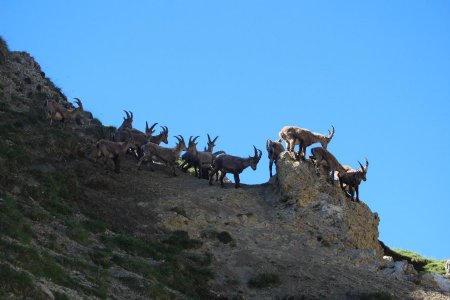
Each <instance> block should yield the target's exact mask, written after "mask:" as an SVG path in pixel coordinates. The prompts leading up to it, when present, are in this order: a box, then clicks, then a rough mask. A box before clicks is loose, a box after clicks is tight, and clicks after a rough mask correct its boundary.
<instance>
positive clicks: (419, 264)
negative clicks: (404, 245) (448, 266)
mask: <svg viewBox="0 0 450 300" xmlns="http://www.w3.org/2000/svg"><path fill="white" fill-rule="evenodd" d="M393 251H394V252H396V253H398V254H400V255H403V256H405V257H407V258H409V259H410V260H411V262H412V264H413V265H414V267H415V268H416V270H417V271H424V272H429V273H437V274H441V275H444V274H445V267H444V265H445V260H436V259H431V258H426V257H423V256H422V255H420V254H418V253H416V252H412V251H408V250H401V249H394V250H393Z"/></svg>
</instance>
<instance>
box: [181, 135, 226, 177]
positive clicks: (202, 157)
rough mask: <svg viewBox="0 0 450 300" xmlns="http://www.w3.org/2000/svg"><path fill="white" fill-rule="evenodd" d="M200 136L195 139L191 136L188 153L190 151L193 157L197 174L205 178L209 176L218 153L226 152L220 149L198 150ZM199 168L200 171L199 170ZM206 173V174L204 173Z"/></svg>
mask: <svg viewBox="0 0 450 300" xmlns="http://www.w3.org/2000/svg"><path fill="white" fill-rule="evenodd" d="M197 138H198V136H196V137H195V138H194V139H192V137H190V138H189V145H188V149H187V152H186V153H189V154H190V155H191V156H192V157H191V162H192V166H193V167H194V169H195V176H198V178H205V177H207V176H208V170H209V168H210V166H211V164H212V162H213V160H214V159H215V158H216V156H217V155H219V154H222V153H224V152H223V151H218V152H216V153H211V152H208V151H198V150H197V143H196V142H195V141H196V140H197ZM197 168H198V172H197ZM204 173H205V174H204Z"/></svg>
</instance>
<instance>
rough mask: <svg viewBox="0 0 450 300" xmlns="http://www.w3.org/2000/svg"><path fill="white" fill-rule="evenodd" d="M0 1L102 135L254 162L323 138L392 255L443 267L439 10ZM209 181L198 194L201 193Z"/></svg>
mask: <svg viewBox="0 0 450 300" xmlns="http://www.w3.org/2000/svg"><path fill="white" fill-rule="evenodd" d="M243 2H244V1H128V2H127V3H126V4H125V2H123V1H23V0H14V1H12V0H11V1H6V0H0V35H2V36H3V37H4V38H5V39H6V40H7V42H8V44H9V47H10V48H11V49H12V50H23V51H27V52H29V53H31V55H33V56H34V57H35V58H36V59H37V61H38V62H39V63H40V64H41V66H42V68H43V70H44V71H45V73H46V74H47V75H48V76H49V77H50V78H52V79H53V81H54V82H55V83H56V84H57V85H58V86H60V87H61V88H62V90H63V92H64V93H65V94H66V95H67V96H68V97H69V98H73V97H80V98H81V99H83V100H84V104H85V108H86V109H87V110H90V111H92V112H93V113H94V115H95V116H96V117H97V118H99V119H100V120H101V121H102V122H103V123H104V124H110V125H116V126H118V125H119V124H120V122H121V120H122V117H123V109H127V110H131V111H133V112H134V115H135V123H134V125H135V127H137V128H140V129H143V127H144V124H145V121H146V120H147V121H149V122H152V123H153V122H159V123H160V124H161V125H167V126H168V127H169V130H170V136H171V139H170V140H169V143H170V144H171V145H173V144H174V140H175V139H174V138H172V136H173V135H176V134H182V135H184V136H185V137H189V136H190V135H200V136H201V139H200V144H201V146H203V144H204V143H205V142H206V133H210V134H211V135H220V138H219V139H218V149H222V150H225V151H227V152H228V153H230V154H235V155H241V156H247V155H249V154H252V145H256V146H257V147H258V148H260V149H262V150H264V155H263V159H262V160H261V162H260V165H259V167H258V170H257V171H256V172H253V171H251V170H246V171H245V172H244V173H243V174H242V176H241V178H242V181H243V182H246V183H262V182H265V181H267V179H268V176H269V173H268V161H267V159H266V151H265V148H264V144H265V140H266V139H267V138H272V139H275V138H277V136H278V132H279V130H280V129H281V128H282V127H283V126H284V125H297V126H300V127H305V128H309V129H311V130H313V131H316V132H322V133H325V132H327V130H328V129H330V128H331V125H334V127H335V128H336V134H335V137H334V139H333V141H332V142H331V144H330V145H329V150H330V151H332V152H333V153H334V154H335V155H336V157H337V158H338V159H339V160H340V161H341V163H343V164H349V165H351V166H353V167H357V166H358V165H357V160H361V161H363V160H364V157H366V156H367V157H368V159H369V161H370V168H369V172H368V175H367V177H368V181H367V182H364V183H362V185H361V198H362V200H363V201H364V202H366V203H367V204H368V205H369V206H370V207H371V209H372V210H373V211H376V212H378V213H379V214H380V218H381V223H380V239H381V240H383V241H384V242H385V243H387V244H388V245H389V246H391V247H399V248H404V249H409V250H413V251H417V252H420V253H421V254H423V255H426V256H430V257H435V258H439V259H444V258H450V234H449V233H448V228H449V227H448V224H449V220H450V204H449V202H450V201H449V200H450V199H449V195H450V188H449V178H450V177H449V174H450V173H449V172H450V158H449V138H450V126H449V116H450V107H449V105H450V2H448V1H437V0H436V1H339V3H338V2H337V1H326V2H325V1H309V2H306V1H245V3H243ZM205 184H207V183H205Z"/></svg>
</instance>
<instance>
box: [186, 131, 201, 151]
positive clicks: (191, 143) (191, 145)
mask: <svg viewBox="0 0 450 300" xmlns="http://www.w3.org/2000/svg"><path fill="white" fill-rule="evenodd" d="M198 138H199V136H196V137H195V138H194V139H192V135H191V136H190V137H189V142H188V146H187V148H188V150H194V148H196V147H197V144H198V143H196V142H195V141H196V140H197V139H198Z"/></svg>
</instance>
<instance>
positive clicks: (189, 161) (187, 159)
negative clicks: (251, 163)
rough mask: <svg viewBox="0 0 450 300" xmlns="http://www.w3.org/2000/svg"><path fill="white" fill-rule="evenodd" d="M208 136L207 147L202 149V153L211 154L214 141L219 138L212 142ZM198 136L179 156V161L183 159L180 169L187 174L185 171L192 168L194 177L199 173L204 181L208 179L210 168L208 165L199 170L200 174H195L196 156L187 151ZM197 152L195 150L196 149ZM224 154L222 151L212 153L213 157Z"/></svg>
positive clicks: (215, 139)
mask: <svg viewBox="0 0 450 300" xmlns="http://www.w3.org/2000/svg"><path fill="white" fill-rule="evenodd" d="M207 136H208V143H207V146H206V147H205V148H204V152H209V153H212V152H213V151H214V147H215V146H216V144H215V143H216V141H217V139H218V138H219V137H218V136H216V137H215V138H214V139H213V140H211V137H210V136H209V134H207ZM197 138H198V136H197V137H195V138H194V141H193V142H192V141H190V142H189V145H188V150H187V151H186V152H185V153H184V154H183V155H182V156H181V159H183V161H184V162H183V163H182V164H181V165H180V167H181V169H182V170H183V172H187V170H188V169H189V168H192V167H194V172H195V177H197V176H198V174H199V173H200V174H201V175H200V178H204V179H209V176H207V175H208V171H209V170H210V169H211V166H210V165H208V166H206V167H204V168H202V170H200V172H197V168H198V159H197V156H196V154H193V153H192V152H193V151H192V150H189V147H191V148H192V146H190V144H191V143H195V141H196V140H197ZM195 146H197V143H195ZM196 151H197V148H196ZM223 153H225V152H224V151H217V152H215V153H213V155H214V156H217V155H219V154H223Z"/></svg>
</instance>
